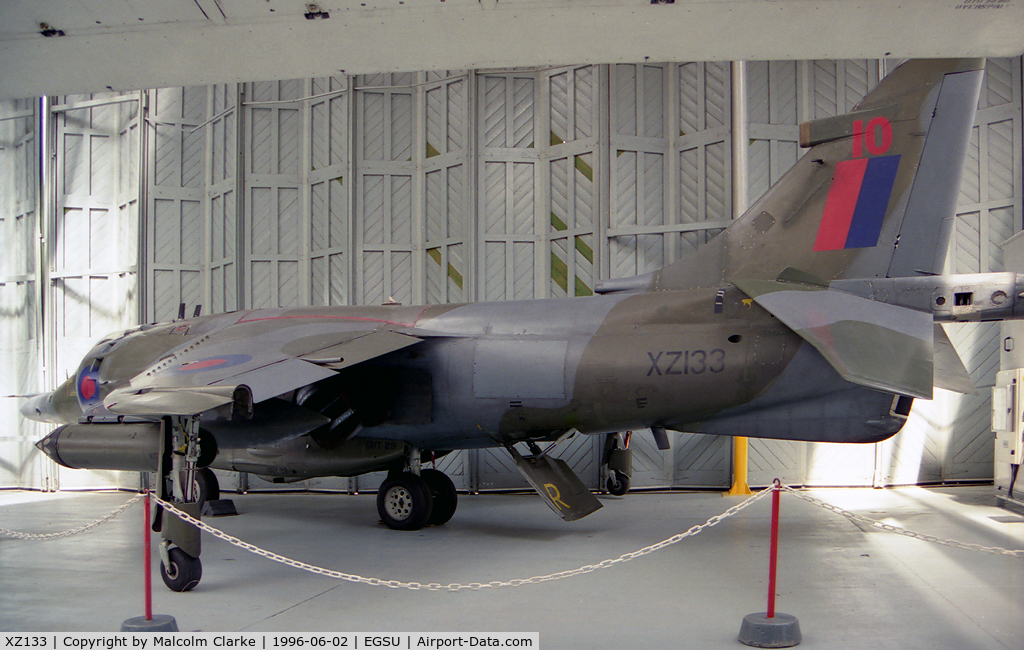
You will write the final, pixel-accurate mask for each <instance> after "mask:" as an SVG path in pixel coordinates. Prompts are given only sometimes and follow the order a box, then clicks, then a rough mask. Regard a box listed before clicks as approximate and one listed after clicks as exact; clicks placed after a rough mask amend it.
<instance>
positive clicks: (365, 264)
mask: <svg viewBox="0 0 1024 650" xmlns="http://www.w3.org/2000/svg"><path fill="white" fill-rule="evenodd" d="M416 77H417V75H416V74H415V73H404V74H393V75H392V74H378V75H367V76H364V77H359V78H358V84H359V87H358V88H357V92H356V101H357V104H356V106H357V119H356V125H357V127H356V128H357V141H356V142H357V144H356V152H357V153H356V178H357V180H356V182H357V185H356V210H357V211H358V214H359V215H360V217H361V218H360V219H359V221H358V223H357V226H356V251H357V252H356V256H357V260H356V287H357V291H358V294H357V301H356V302H357V303H358V304H380V303H383V302H386V301H388V300H391V299H394V300H396V301H397V302H401V303H404V304H409V303H411V302H414V298H415V297H417V287H416V286H415V279H416V278H414V270H415V268H416V265H415V264H414V260H413V252H414V249H413V234H414V212H413V206H414V196H413V192H414V189H415V188H414V180H415V172H416V162H414V160H413V157H414V155H415V153H416V151H415V149H416V142H415V140H414V137H413V132H414V125H415V121H416V116H415V108H416V106H415V101H414V96H415V93H414V90H413V88H414V84H415V82H416ZM416 225H417V226H418V225H419V224H418V222H416Z"/></svg>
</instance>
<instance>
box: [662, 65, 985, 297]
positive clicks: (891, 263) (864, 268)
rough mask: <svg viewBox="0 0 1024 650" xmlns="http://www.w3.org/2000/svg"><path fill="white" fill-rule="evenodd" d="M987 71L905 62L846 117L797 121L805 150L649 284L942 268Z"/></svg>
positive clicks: (809, 279) (815, 280)
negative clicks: (715, 233)
mask: <svg viewBox="0 0 1024 650" xmlns="http://www.w3.org/2000/svg"><path fill="white" fill-rule="evenodd" d="M983 72H984V60H983V59H942V60H930V61H924V60H921V61H909V62H906V63H904V64H903V65H901V66H899V67H898V68H897V69H896V70H894V71H893V72H892V73H891V74H889V75H888V76H887V77H885V78H884V79H883V80H882V81H881V82H880V83H879V84H878V86H877V87H876V88H875V89H874V90H873V91H871V92H870V93H869V94H868V95H867V96H866V97H865V98H864V99H863V100H862V101H861V102H860V104H858V105H857V107H856V109H855V110H854V112H853V113H850V114H847V115H841V116H838V117H833V118H826V119H823V120H817V121H814V122H809V123H806V124H804V125H802V126H801V145H802V146H810V147H811V149H810V151H809V152H807V153H806V154H805V155H804V156H803V157H802V158H801V159H800V160H799V161H798V162H797V163H796V165H794V167H793V168H792V169H790V170H789V172H787V173H786V174H785V175H784V176H783V177H782V179H781V180H780V181H779V182H778V183H776V185H775V186H773V187H772V188H771V189H770V190H769V191H768V193H767V194H765V196H764V197H762V198H761V199H759V200H758V201H757V202H756V203H755V204H754V205H753V207H751V208H750V210H748V211H747V212H746V214H744V215H743V216H742V217H741V218H740V219H738V220H737V221H736V222H734V223H733V224H732V225H731V226H730V227H729V228H727V229H726V230H725V231H724V232H723V233H722V234H721V235H720V236H719V237H717V238H716V239H714V240H712V241H711V242H710V243H708V245H707V246H705V247H703V248H701V249H699V250H697V251H695V252H694V253H693V254H692V255H690V256H689V257H686V258H684V259H682V260H680V261H679V262H677V263H675V264H673V265H670V266H668V267H665V268H664V269H662V270H661V271H659V272H656V273H655V274H654V278H653V282H652V284H651V289H652V290H663V289H684V288H695V287H702V286H703V287H707V286H715V285H717V284H721V283H724V282H735V281H737V280H755V281H778V280H783V281H785V280H790V281H798V282H802V283H805V284H820V285H822V286H824V285H827V284H828V283H829V282H830V281H832V280H836V279H840V278H874V277H907V276H914V275H919V274H922V273H923V274H934V273H939V272H941V271H942V264H943V262H944V260H945V253H946V247H947V245H948V241H949V235H950V231H951V228H952V220H953V217H954V215H955V209H956V200H957V196H958V192H959V178H960V173H961V170H962V168H963V163H964V158H965V156H966V150H967V142H968V139H969V138H970V134H971V128H972V127H973V125H974V113H975V109H976V107H977V103H978V94H979V92H980V88H981V78H982V74H983Z"/></svg>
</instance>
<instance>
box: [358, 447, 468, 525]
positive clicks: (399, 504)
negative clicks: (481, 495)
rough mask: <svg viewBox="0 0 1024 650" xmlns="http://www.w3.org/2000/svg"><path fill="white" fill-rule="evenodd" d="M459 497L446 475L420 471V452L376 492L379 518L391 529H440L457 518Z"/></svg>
mask: <svg viewBox="0 0 1024 650" xmlns="http://www.w3.org/2000/svg"><path fill="white" fill-rule="evenodd" d="M458 502H459V497H458V493H457V492H456V491H455V484H454V483H452V480H451V479H450V478H448V476H447V475H445V473H444V472H441V471H438V470H436V469H420V452H419V449H416V448H415V447H414V448H412V449H411V450H410V452H409V468H408V469H407V470H405V471H402V472H399V471H393V472H391V473H389V474H388V477H387V479H385V480H384V482H383V483H382V484H381V486H380V489H379V490H377V514H379V515H380V518H381V521H383V522H384V524H385V525H386V526H387V527H388V528H393V529H395V530H419V529H420V528H423V527H424V526H441V525H444V524H446V523H448V521H449V520H450V519H451V518H452V516H453V515H455V509H456V508H457V507H458Z"/></svg>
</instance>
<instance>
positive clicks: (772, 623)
mask: <svg viewBox="0 0 1024 650" xmlns="http://www.w3.org/2000/svg"><path fill="white" fill-rule="evenodd" d="M771 489H772V525H771V544H770V546H769V551H768V609H767V611H764V612H757V613H755V614H747V615H746V616H744V617H743V624H742V625H741V626H740V643H743V644H744V645H748V646H752V647H755V648H790V647H793V646H795V645H800V641H802V640H803V637H802V636H801V634H800V621H798V620H797V619H796V617H795V616H793V615H792V614H783V613H782V612H778V613H776V612H775V576H776V568H777V566H778V560H779V493H780V492H781V491H782V484H781V483H780V482H779V479H775V483H774V485H773V486H772V488H771Z"/></svg>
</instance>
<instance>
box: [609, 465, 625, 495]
mask: <svg viewBox="0 0 1024 650" xmlns="http://www.w3.org/2000/svg"><path fill="white" fill-rule="evenodd" d="M605 487H607V488H608V493H609V494H612V495H614V496H617V497H621V496H623V495H624V494H626V493H627V492H629V477H628V476H626V475H625V474H623V473H622V472H620V471H619V470H617V469H615V470H612V472H611V475H610V476H609V477H608V482H607V483H606V484H605Z"/></svg>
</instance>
